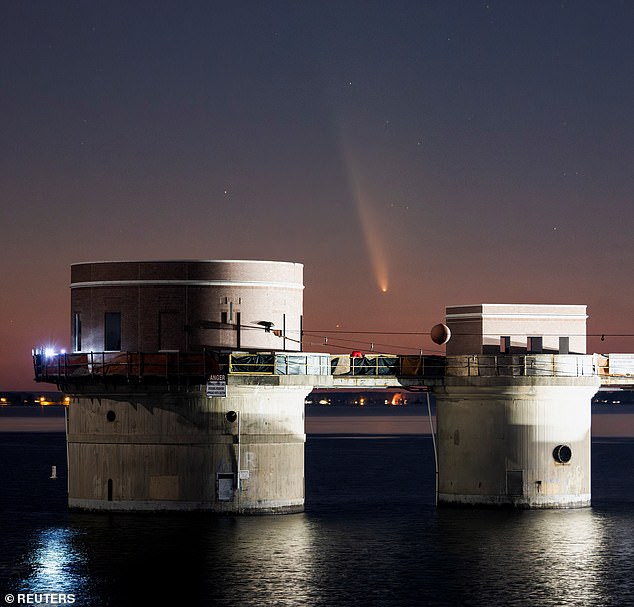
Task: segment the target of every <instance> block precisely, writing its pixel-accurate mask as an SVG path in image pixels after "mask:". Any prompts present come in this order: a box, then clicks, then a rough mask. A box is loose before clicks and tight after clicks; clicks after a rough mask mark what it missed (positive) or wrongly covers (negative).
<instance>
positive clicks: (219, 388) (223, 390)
mask: <svg viewBox="0 0 634 607" xmlns="http://www.w3.org/2000/svg"><path fill="white" fill-rule="evenodd" d="M207 396H208V397H214V396H216V397H217V396H219V397H221V398H226V396H227V376H226V375H211V376H209V379H208V380H207Z"/></svg>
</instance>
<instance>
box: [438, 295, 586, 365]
mask: <svg viewBox="0 0 634 607" xmlns="http://www.w3.org/2000/svg"><path fill="white" fill-rule="evenodd" d="M586 319H587V314H586V306H584V305H550V304H547V305H540V304H476V305H468V306H464V305H463V306H448V307H447V309H446V324H447V326H448V327H449V329H450V330H451V339H450V340H449V342H448V343H447V346H446V347H447V350H446V351H447V355H448V356H452V355H454V354H524V353H529V354H531V353H532V354H541V353H552V354H585V353H586Z"/></svg>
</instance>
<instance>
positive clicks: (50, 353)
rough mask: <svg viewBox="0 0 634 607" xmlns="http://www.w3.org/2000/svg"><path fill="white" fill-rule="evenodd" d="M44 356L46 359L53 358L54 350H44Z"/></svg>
mask: <svg viewBox="0 0 634 607" xmlns="http://www.w3.org/2000/svg"><path fill="white" fill-rule="evenodd" d="M44 356H46V358H53V356H55V350H54V349H53V348H44Z"/></svg>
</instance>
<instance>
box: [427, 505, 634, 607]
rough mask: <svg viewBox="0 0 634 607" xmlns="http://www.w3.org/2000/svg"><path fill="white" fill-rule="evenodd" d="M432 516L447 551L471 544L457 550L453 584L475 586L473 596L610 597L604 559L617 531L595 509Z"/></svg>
mask: <svg viewBox="0 0 634 607" xmlns="http://www.w3.org/2000/svg"><path fill="white" fill-rule="evenodd" d="M439 521H440V529H441V530H442V535H443V538H442V547H445V548H447V552H448V553H449V552H452V553H453V556H454V557H455V556H456V554H455V548H456V547H457V546H461V547H466V546H470V547H472V549H473V552H472V554H463V555H460V557H459V558H460V560H461V561H462V563H463V566H464V568H463V569H462V570H461V573H460V575H459V577H458V579H457V580H456V582H457V584H456V585H457V588H459V591H460V594H462V595H463V596H465V597H466V596H469V595H470V596H473V593H476V594H477V596H478V597H479V601H482V599H486V598H487V597H489V598H490V600H491V601H492V602H496V603H497V604H507V605H509V604H516V605H523V604H534V605H593V606H594V605H607V604H611V602H610V601H611V600H613V599H614V596H615V594H614V589H612V588H610V586H611V585H612V580H613V578H614V569H613V567H612V563H611V562H610V559H611V558H612V555H613V554H615V552H617V553H618V550H617V549H616V548H615V546H614V542H615V539H617V538H619V536H620V533H618V532H617V533H616V534H615V533H614V530H613V529H609V527H608V524H607V522H606V519H605V518H604V517H603V516H602V515H601V514H600V513H599V512H597V511H595V510H594V509H590V508H584V509H579V510H548V511H525V512H506V511H504V512H486V511H473V512H458V511H441V512H439ZM629 527H630V531H631V523H630V524H629ZM630 556H631V547H630ZM483 602H484V601H483Z"/></svg>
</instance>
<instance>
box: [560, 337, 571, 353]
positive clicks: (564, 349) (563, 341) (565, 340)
mask: <svg viewBox="0 0 634 607" xmlns="http://www.w3.org/2000/svg"><path fill="white" fill-rule="evenodd" d="M559 354H570V337H560V338H559Z"/></svg>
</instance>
